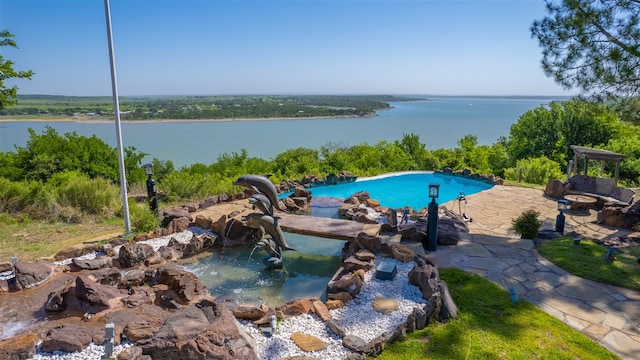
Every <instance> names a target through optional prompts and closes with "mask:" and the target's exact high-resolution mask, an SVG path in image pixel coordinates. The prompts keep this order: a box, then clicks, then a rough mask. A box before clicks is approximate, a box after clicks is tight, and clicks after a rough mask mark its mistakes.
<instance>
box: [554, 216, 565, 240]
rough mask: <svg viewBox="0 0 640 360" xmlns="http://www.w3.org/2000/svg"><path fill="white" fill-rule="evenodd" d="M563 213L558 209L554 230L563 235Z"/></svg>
mask: <svg viewBox="0 0 640 360" xmlns="http://www.w3.org/2000/svg"><path fill="white" fill-rule="evenodd" d="M564 219H565V217H564V214H563V213H562V211H560V214H558V216H556V232H557V233H560V234H562V235H564Z"/></svg>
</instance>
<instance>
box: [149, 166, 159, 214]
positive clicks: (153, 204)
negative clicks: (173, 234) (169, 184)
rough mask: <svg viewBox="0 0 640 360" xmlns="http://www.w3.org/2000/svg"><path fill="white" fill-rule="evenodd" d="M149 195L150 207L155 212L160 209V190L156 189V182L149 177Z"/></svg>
mask: <svg viewBox="0 0 640 360" xmlns="http://www.w3.org/2000/svg"><path fill="white" fill-rule="evenodd" d="M147 196H148V197H149V209H150V210H151V211H153V212H154V213H155V212H157V211H158V192H157V190H156V182H155V180H153V179H152V178H151V175H149V178H148V179H147Z"/></svg>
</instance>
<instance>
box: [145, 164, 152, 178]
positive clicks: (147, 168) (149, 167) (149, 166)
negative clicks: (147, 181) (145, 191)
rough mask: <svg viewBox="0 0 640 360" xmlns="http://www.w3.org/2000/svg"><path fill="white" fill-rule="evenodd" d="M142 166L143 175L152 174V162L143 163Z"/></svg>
mask: <svg viewBox="0 0 640 360" xmlns="http://www.w3.org/2000/svg"><path fill="white" fill-rule="evenodd" d="M142 167H143V168H144V173H145V175H149V176H151V175H153V164H144V165H142Z"/></svg>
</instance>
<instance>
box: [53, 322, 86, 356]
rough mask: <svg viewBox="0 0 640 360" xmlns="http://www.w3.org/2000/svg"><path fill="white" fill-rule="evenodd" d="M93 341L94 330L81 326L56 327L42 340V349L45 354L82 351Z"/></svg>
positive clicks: (66, 325)
mask: <svg viewBox="0 0 640 360" xmlns="http://www.w3.org/2000/svg"><path fill="white" fill-rule="evenodd" d="M92 341H93V329H92V328H90V327H88V326H84V325H80V324H65V325H60V326H56V327H54V328H53V329H51V330H49V331H48V332H47V335H46V336H45V337H44V339H42V344H41V349H42V351H45V352H54V351H64V352H76V351H82V350H83V349H84V348H86V347H87V346H89V344H91V342H92Z"/></svg>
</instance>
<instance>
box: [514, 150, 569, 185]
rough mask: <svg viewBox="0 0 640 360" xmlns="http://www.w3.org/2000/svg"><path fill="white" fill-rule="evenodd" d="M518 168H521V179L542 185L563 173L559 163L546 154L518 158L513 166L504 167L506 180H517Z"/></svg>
mask: <svg viewBox="0 0 640 360" xmlns="http://www.w3.org/2000/svg"><path fill="white" fill-rule="evenodd" d="M519 169H522V180H523V181H524V182H527V183H530V184H540V185H544V184H546V183H547V182H549V180H554V179H560V178H561V177H562V175H563V173H562V171H560V165H559V164H558V163H557V162H555V161H553V160H549V158H547V157H546V156H541V157H537V158H528V159H522V160H518V162H517V163H516V167H515V168H508V169H504V176H505V178H506V179H507V180H511V181H518V180H519V176H518V172H519Z"/></svg>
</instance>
